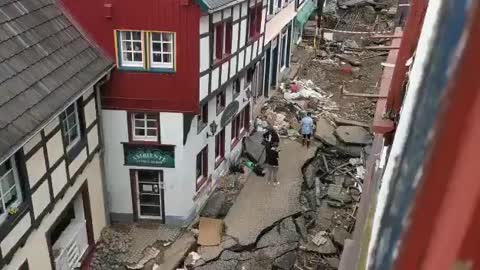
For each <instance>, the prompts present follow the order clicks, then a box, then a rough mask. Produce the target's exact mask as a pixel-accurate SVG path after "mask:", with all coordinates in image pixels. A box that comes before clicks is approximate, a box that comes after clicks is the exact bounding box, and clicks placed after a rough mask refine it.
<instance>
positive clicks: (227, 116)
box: [220, 100, 240, 128]
mask: <svg viewBox="0 0 480 270" xmlns="http://www.w3.org/2000/svg"><path fill="white" fill-rule="evenodd" d="M239 108H240V103H238V101H237V100H235V101H233V102H232V103H230V104H228V106H227V108H225V111H224V112H223V114H222V118H221V119H220V126H221V127H222V128H224V127H225V126H226V125H228V123H230V121H231V120H232V118H233V117H234V116H235V115H236V114H237V112H238V109H239Z"/></svg>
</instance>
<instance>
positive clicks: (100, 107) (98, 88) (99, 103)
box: [94, 72, 111, 225]
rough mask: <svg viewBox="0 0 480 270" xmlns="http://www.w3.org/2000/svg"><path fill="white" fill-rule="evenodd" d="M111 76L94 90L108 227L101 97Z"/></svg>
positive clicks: (108, 200) (99, 83)
mask: <svg viewBox="0 0 480 270" xmlns="http://www.w3.org/2000/svg"><path fill="white" fill-rule="evenodd" d="M110 76H111V72H109V73H107V75H106V76H105V77H103V79H102V80H100V81H99V82H98V83H97V84H96V85H95V87H94V90H95V95H96V99H97V117H98V119H97V122H98V127H99V128H98V137H99V140H100V142H101V144H102V145H101V147H100V152H99V156H100V173H101V175H102V185H103V200H104V202H105V203H104V204H103V207H104V211H105V219H106V223H107V225H109V224H110V222H111V220H110V207H109V206H110V197H109V196H108V193H107V175H106V172H105V163H104V156H105V154H104V151H105V150H104V149H105V148H104V147H105V138H104V137H103V123H102V122H103V120H102V101H101V100H102V99H101V95H100V88H101V87H102V86H103V85H105V84H106V83H107V82H108V81H109V80H110Z"/></svg>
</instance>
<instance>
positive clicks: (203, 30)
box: [200, 16, 210, 35]
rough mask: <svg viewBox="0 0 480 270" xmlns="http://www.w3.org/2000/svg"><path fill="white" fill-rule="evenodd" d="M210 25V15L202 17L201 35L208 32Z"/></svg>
mask: <svg viewBox="0 0 480 270" xmlns="http://www.w3.org/2000/svg"><path fill="white" fill-rule="evenodd" d="M209 27H210V25H209V24H208V16H202V17H200V35H201V34H203V33H208V30H209Z"/></svg>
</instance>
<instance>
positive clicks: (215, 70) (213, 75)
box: [210, 67, 220, 92]
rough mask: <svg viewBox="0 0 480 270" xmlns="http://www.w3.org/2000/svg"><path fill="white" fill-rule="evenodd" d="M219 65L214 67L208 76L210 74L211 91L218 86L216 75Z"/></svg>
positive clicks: (217, 74)
mask: <svg viewBox="0 0 480 270" xmlns="http://www.w3.org/2000/svg"><path fill="white" fill-rule="evenodd" d="M219 70H220V67H217V68H216V69H214V70H213V71H212V73H211V75H210V76H212V85H211V89H210V90H211V91H212V92H213V91H215V89H217V88H218V86H219V85H218V76H219V73H220V71H219Z"/></svg>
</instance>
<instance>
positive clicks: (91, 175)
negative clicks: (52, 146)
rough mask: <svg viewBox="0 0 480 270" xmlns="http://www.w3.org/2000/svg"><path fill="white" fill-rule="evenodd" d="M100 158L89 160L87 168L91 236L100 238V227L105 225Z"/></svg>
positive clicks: (105, 216) (105, 214)
mask: <svg viewBox="0 0 480 270" xmlns="http://www.w3.org/2000/svg"><path fill="white" fill-rule="evenodd" d="M100 162H101V161H100V159H98V158H97V159H94V160H93V161H92V162H90V165H89V170H88V176H87V177H88V178H87V180H88V193H89V196H90V210H91V214H92V227H93V238H94V239H95V241H98V240H99V239H100V235H101V233H102V229H103V228H104V227H105V226H107V213H106V212H105V207H104V206H105V203H106V200H105V197H104V194H105V192H104V185H103V181H105V179H102V174H101V167H100Z"/></svg>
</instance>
